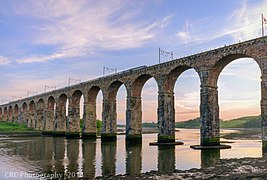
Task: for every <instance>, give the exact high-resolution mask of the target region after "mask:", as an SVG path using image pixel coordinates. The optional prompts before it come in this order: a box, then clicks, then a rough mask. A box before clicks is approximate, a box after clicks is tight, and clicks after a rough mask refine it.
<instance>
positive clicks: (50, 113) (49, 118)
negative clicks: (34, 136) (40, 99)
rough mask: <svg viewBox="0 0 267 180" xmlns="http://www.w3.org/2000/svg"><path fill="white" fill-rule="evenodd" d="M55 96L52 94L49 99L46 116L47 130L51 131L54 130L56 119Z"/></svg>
mask: <svg viewBox="0 0 267 180" xmlns="http://www.w3.org/2000/svg"><path fill="white" fill-rule="evenodd" d="M55 108H56V103H55V98H54V97H53V96H50V97H49V98H48V101H47V110H46V118H45V128H44V129H45V131H47V132H51V131H53V130H54V124H55V122H54V119H55Z"/></svg>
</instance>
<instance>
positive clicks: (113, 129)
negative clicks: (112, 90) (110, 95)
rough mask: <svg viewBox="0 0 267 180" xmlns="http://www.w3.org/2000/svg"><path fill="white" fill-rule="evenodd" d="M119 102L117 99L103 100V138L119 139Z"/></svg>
mask: <svg viewBox="0 0 267 180" xmlns="http://www.w3.org/2000/svg"><path fill="white" fill-rule="evenodd" d="M116 106H117V102H116V100H107V99H104V100H103V108H102V111H103V112H102V121H103V122H102V132H101V140H116V139H117V135H116V134H117V110H116Z"/></svg>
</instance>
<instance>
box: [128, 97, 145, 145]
mask: <svg viewBox="0 0 267 180" xmlns="http://www.w3.org/2000/svg"><path fill="white" fill-rule="evenodd" d="M126 141H128V142H141V141H142V99H141V97H129V96H128V97H127V110H126Z"/></svg>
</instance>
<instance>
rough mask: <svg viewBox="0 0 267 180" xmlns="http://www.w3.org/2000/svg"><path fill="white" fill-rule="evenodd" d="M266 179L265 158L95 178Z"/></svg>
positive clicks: (231, 160)
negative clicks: (197, 167)
mask: <svg viewBox="0 0 267 180" xmlns="http://www.w3.org/2000/svg"><path fill="white" fill-rule="evenodd" d="M253 178H255V179H257V180H260V179H267V158H266V157H265V158H243V159H223V160H219V161H218V162H217V163H215V164H214V165H212V166H211V167H207V168H205V167H204V168H201V169H190V170H186V171H182V170H175V171H174V172H173V173H169V174H161V173H160V172H158V171H150V172H147V173H142V174H140V175H137V176H134V177H133V176H130V175H127V174H126V175H117V176H111V177H97V178H96V179H113V180H118V179H129V180H130V179H160V180H169V179H253Z"/></svg>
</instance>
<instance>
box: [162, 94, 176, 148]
mask: <svg viewBox="0 0 267 180" xmlns="http://www.w3.org/2000/svg"><path fill="white" fill-rule="evenodd" d="M158 127H159V133H158V143H170V142H174V141H175V109H174V96H173V93H167V92H159V94H158Z"/></svg>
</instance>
